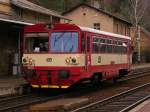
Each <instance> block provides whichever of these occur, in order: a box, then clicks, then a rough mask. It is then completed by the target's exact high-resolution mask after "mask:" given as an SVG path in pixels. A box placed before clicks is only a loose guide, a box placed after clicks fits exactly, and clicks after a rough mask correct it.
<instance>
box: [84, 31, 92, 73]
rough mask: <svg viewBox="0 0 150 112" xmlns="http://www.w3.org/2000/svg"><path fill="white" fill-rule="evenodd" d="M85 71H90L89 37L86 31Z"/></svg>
mask: <svg viewBox="0 0 150 112" xmlns="http://www.w3.org/2000/svg"><path fill="white" fill-rule="evenodd" d="M85 37H86V39H85V40H86V52H85V53H86V55H85V56H86V71H87V72H89V71H90V66H91V44H90V43H91V42H90V41H91V39H90V34H88V33H86V35H85Z"/></svg>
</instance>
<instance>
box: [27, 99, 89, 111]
mask: <svg viewBox="0 0 150 112" xmlns="http://www.w3.org/2000/svg"><path fill="white" fill-rule="evenodd" d="M88 101H89V100H88V98H64V99H58V100H54V101H48V102H45V103H41V104H36V105H33V106H31V107H30V111H31V112H65V111H67V110H70V109H72V108H75V107H78V106H79V105H80V106H81V105H85V104H87V103H88Z"/></svg>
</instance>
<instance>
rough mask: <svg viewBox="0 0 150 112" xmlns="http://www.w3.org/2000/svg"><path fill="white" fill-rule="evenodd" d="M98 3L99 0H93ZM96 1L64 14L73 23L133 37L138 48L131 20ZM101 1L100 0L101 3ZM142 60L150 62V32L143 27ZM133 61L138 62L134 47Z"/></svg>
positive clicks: (141, 33)
mask: <svg viewBox="0 0 150 112" xmlns="http://www.w3.org/2000/svg"><path fill="white" fill-rule="evenodd" d="M93 1H96V3H97V2H98V1H99V0H93ZM96 3H94V2H91V5H89V4H79V5H77V6H75V7H73V8H71V9H69V10H67V11H66V12H64V13H63V15H64V16H65V17H66V18H69V19H71V20H72V21H71V22H72V23H73V24H77V25H80V26H85V27H90V28H94V29H98V30H102V31H107V32H112V33H116V34H121V35H126V36H130V37H131V39H132V45H133V47H134V48H136V44H135V43H136V38H135V29H134V28H133V26H132V23H131V22H130V21H127V20H126V19H124V18H123V17H119V16H117V15H114V14H112V13H110V12H108V11H106V10H104V9H103V7H102V6H101V5H97V4H98V3H97V4H96ZM100 3H101V2H99V4H100ZM94 4H95V5H94ZM140 35H141V40H140V41H141V51H140V52H141V62H148V61H149V62H150V60H148V59H149V58H150V56H149V55H150V52H149V43H150V33H149V32H148V31H147V30H145V29H144V28H141V30H140ZM133 54H134V55H133V63H135V62H137V50H136V49H134V53H133Z"/></svg>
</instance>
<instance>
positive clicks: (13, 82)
mask: <svg viewBox="0 0 150 112" xmlns="http://www.w3.org/2000/svg"><path fill="white" fill-rule="evenodd" d="M26 83H27V82H26V81H25V80H24V79H23V78H21V77H16V76H1V78H0V97H1V96H8V95H13V94H17V93H18V88H19V87H20V85H23V84H26Z"/></svg>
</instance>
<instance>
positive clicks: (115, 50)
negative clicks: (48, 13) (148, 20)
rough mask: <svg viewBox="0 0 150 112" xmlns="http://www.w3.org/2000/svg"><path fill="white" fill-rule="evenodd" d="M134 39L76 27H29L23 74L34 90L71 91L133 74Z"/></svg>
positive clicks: (70, 25) (27, 28) (26, 29)
mask: <svg viewBox="0 0 150 112" xmlns="http://www.w3.org/2000/svg"><path fill="white" fill-rule="evenodd" d="M130 44H131V38H130V37H128V36H123V35H118V34H114V33H108V32H104V31H99V30H95V29H91V28H86V27H80V26H76V25H73V24H56V25H54V26H53V28H50V29H49V28H48V27H47V25H45V24H37V25H33V26H26V27H25V30H24V52H23V58H22V63H23V74H24V77H25V79H26V80H27V81H28V82H29V83H30V84H31V86H32V87H34V88H68V87H70V86H72V85H74V84H75V83H78V82H80V81H83V80H86V79H88V80H91V81H92V82H93V83H97V82H99V81H103V80H107V79H117V78H119V77H121V76H124V75H126V74H127V73H128V72H129V71H130V65H131V52H130Z"/></svg>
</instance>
